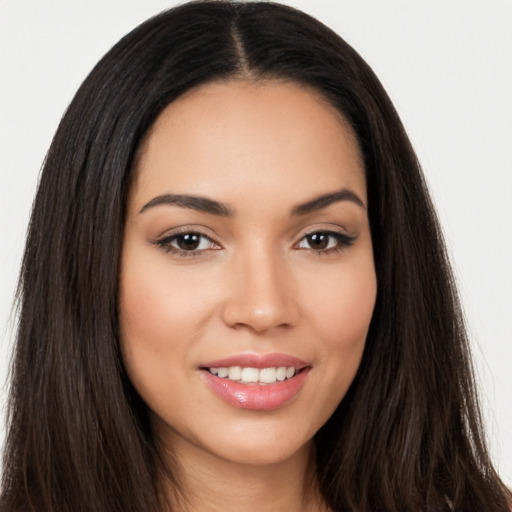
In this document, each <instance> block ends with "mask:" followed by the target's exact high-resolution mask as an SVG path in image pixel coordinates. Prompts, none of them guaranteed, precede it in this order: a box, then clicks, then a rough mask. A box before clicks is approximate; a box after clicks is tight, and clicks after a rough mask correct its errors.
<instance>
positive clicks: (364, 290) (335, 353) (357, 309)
mask: <svg viewBox="0 0 512 512" xmlns="http://www.w3.org/2000/svg"><path fill="white" fill-rule="evenodd" d="M352 263H353V264H352ZM314 290H315V293H314V294H313V296H312V295H311V294H310V300H309V303H310V304H311V306H310V307H309V309H308V312H307V314H308V315H309V317H310V319H311V324H312V325H313V326H314V329H315V331H316V334H317V336H316V339H317V340H318V344H319V347H318V350H319V356H320V358H321V363H320V366H321V367H322V369H323V371H324V372H325V373H324V382H325V385H326V386H327V387H328V388H329V389H330V392H331V397H330V398H329V401H330V404H331V408H332V409H333V410H334V408H336V407H337V405H338V403H339V402H340V401H341V400H342V398H343V396H344V395H345V393H346V391H347V389H348V387H349V386H350V384H351V383H352V380H353V378H354V376H355V374H356V372H357V370H358V368H359V364H360V362H361V357H362V354H363V351H364V346H365V342H366V336H367V334H368V328H369V324H370V321H371V317H372V314H373V309H374V305H375V298H376V294H377V280H376V276H375V270H374V265H373V259H372V258H360V259H359V258H358V259H354V261H353V262H351V264H347V265H345V266H343V267H342V268H340V271H339V272H325V274H323V273H321V272H317V273H316V276H315V285H314ZM331 412H332V411H331Z"/></svg>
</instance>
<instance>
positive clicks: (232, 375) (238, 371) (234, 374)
mask: <svg viewBox="0 0 512 512" xmlns="http://www.w3.org/2000/svg"><path fill="white" fill-rule="evenodd" d="M241 378H242V368H240V366H230V367H229V368H228V379H229V380H240V379H241Z"/></svg>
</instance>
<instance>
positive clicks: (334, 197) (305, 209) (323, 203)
mask: <svg viewBox="0 0 512 512" xmlns="http://www.w3.org/2000/svg"><path fill="white" fill-rule="evenodd" d="M338 201H351V202H352V203H355V204H357V205H358V206H360V207H361V208H366V207H365V205H364V203H363V201H362V200H361V199H360V198H359V196H357V195H356V194H355V193H354V192H352V191H351V190H349V189H348V188H342V189H341V190H338V191H336V192H330V193H328V194H322V195H320V196H318V197H315V198H314V199H311V200H310V201H307V202H305V203H302V204H299V205H297V206H295V208H293V210H292V215H307V214H308V213H313V212H316V211H318V210H322V209H323V208H327V206H329V205H331V204H333V203H337V202H338Z"/></svg>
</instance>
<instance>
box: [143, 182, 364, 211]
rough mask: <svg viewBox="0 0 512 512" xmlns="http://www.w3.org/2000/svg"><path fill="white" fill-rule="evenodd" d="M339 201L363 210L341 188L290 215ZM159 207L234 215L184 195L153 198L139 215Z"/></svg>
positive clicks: (360, 203)
mask: <svg viewBox="0 0 512 512" xmlns="http://www.w3.org/2000/svg"><path fill="white" fill-rule="evenodd" d="M339 201H351V202H352V203H355V204H357V205H358V206H360V207H361V208H365V205H364V203H363V201H362V200H361V199H360V198H359V197H358V196H357V195H356V194H355V193H354V192H352V191H351V190H349V189H347V188H343V189H341V190H338V191H336V192H329V193H327V194H322V195H320V196H317V197H315V198H314V199H311V200H309V201H306V202H305V203H301V204H298V205H297V206H295V207H294V208H293V209H292V215H293V216H301V215H307V214H308V213H313V212H316V211H318V210H322V209H323V208H327V206H329V205H331V204H333V203H337V202H339ZM161 205H175V206H180V207H181V208H189V209H191V210H196V211H200V212H204V213H209V214H211V215H219V216H221V217H232V216H233V215H234V210H233V209H232V208H230V207H229V206H228V205H226V204H223V203H220V202H219V201H215V200H213V199H208V198H207V197H201V196H191V195H185V194H162V195H160V196H157V197H154V198H153V199H151V201H149V202H148V203H146V204H145V205H144V206H143V207H142V208H141V210H140V212H139V213H143V212H145V211H146V210H149V209H150V208H154V207H156V206H161Z"/></svg>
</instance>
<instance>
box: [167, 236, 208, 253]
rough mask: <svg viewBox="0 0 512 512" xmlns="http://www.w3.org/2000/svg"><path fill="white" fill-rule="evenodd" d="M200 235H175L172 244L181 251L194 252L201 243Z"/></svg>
mask: <svg viewBox="0 0 512 512" xmlns="http://www.w3.org/2000/svg"><path fill="white" fill-rule="evenodd" d="M201 238H202V235H200V234H199V233H185V234H183V235H176V237H175V239H174V244H173V245H175V246H176V247H177V248H178V249H181V250H182V251H194V250H196V249H197V248H198V247H199V245H200V243H201Z"/></svg>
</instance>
